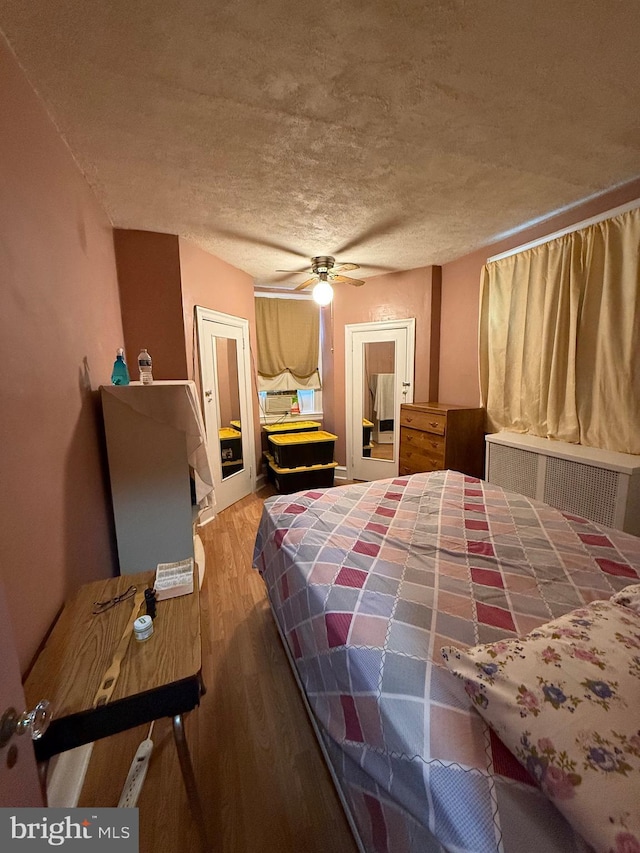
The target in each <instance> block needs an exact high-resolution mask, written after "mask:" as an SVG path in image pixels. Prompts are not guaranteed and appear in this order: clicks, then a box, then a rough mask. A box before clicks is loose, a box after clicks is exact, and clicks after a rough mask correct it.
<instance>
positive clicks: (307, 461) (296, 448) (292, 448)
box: [269, 430, 338, 468]
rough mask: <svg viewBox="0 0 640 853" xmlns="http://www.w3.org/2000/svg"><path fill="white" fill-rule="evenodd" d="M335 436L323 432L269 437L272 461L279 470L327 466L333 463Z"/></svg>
mask: <svg viewBox="0 0 640 853" xmlns="http://www.w3.org/2000/svg"><path fill="white" fill-rule="evenodd" d="M337 437H338V436H337V435H334V434H333V433H331V432H325V431H324V430H317V431H316V432H296V433H289V434H287V435H270V436H269V444H270V447H271V453H272V454H273V459H274V461H275V463H276V465H278V466H279V467H280V468H300V467H304V466H309V465H327V464H328V463H329V462H333V450H334V447H335V443H336V439H337Z"/></svg>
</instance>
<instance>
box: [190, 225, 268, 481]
mask: <svg viewBox="0 0 640 853" xmlns="http://www.w3.org/2000/svg"><path fill="white" fill-rule="evenodd" d="M179 245H180V270H181V275H182V311H183V325H184V339H185V341H186V349H187V365H188V371H189V378H191V379H195V381H196V383H198V385H199V381H200V376H199V367H198V366H197V365H196V367H195V370H194V359H193V341H194V320H195V316H194V315H195V307H196V305H200V306H202V307H203V308H211V310H213V311H221V312H222V313H223V314H232V315H233V316H234V317H242V318H243V319H245V320H248V321H249V342H250V346H251V376H252V388H251V398H252V401H253V419H254V427H253V428H254V434H255V452H256V459H257V460H258V459H260V458H261V450H260V421H259V407H258V390H257V385H256V376H255V370H254V364H255V361H254V353H255V352H256V350H257V346H256V310H255V303H254V293H253V279H252V278H251V276H250V275H248V274H247V273H245V272H242V270H239V269H237V268H236V267H233V266H231V264H228V263H226V261H223V260H221V259H220V258H217V257H215V255H211V254H209V252H205V251H204V249H201V248H199V247H198V246H196V245H195V244H194V243H191V242H189V241H188V240H183V239H182V238H180V241H179ZM258 470H259V469H258Z"/></svg>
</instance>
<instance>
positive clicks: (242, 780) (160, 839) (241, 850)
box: [79, 490, 357, 853]
mask: <svg viewBox="0 0 640 853" xmlns="http://www.w3.org/2000/svg"><path fill="white" fill-rule="evenodd" d="M269 494H271V492H270V491H267V490H263V491H262V492H260V493H259V494H258V495H251V496H249V497H248V498H245V499H244V500H242V501H240V502H239V503H238V504H236V505H235V506H233V507H230V508H229V509H227V510H225V511H224V512H222V513H220V515H219V516H218V517H217V518H216V519H215V520H214V521H212V522H210V523H209V524H208V525H206V526H205V527H203V528H201V537H202V539H203V542H204V546H205V552H206V573H205V579H204V584H203V587H202V592H201V604H202V635H203V650H202V651H203V677H204V681H205V685H206V687H207V693H206V695H205V696H204V697H203V698H202V702H201V704H200V707H199V708H198V709H196V710H195V711H193V712H192V713H191V714H189V715H188V716H187V723H186V732H187V739H188V742H189V745H190V748H191V755H192V758H193V762H194V768H195V773H196V778H197V781H198V786H199V789H200V795H201V798H202V802H203V806H204V810H205V817H206V821H207V826H208V832H209V837H210V840H211V848H212V850H213V851H215V853H301V852H302V851H308V853H356V850H357V848H356V845H355V842H354V840H353V838H352V836H351V833H350V830H349V826H348V824H347V821H346V818H345V816H344V813H343V811H342V807H341V805H340V802H339V800H338V797H337V795H336V793H335V789H334V787H333V783H332V781H331V778H330V776H329V773H328V771H327V769H326V767H325V764H324V760H323V758H322V755H321V753H320V750H319V748H318V745H317V742H316V739H315V735H314V733H313V730H312V728H311V725H310V723H309V720H308V717H307V713H306V711H305V709H304V706H303V704H302V701H301V698H300V695H299V692H298V688H297V685H296V683H295V680H294V678H293V675H292V674H291V671H290V668H289V663H288V661H287V658H286V656H285V653H284V650H283V648H282V644H281V642H280V639H279V636H278V633H277V631H276V628H275V624H274V622H273V617H272V615H271V611H270V609H269V605H268V603H267V601H266V597H265V590H264V585H263V582H262V579H261V578H260V576H259V575H258V573H257V572H256V571H255V570H254V569H252V568H251V556H252V551H253V543H254V538H255V532H256V529H257V525H258V521H259V519H260V514H261V512H262V502H263V499H264V497H266V496H268V495H269ZM147 731H148V727H147V726H145V727H143V728H138V729H135V730H133V731H131V732H124V733H123V734H121V735H117V736H115V737H112V738H107V739H105V740H102V741H98V742H97V743H96V744H95V746H94V751H93V756H92V759H91V763H90V766H89V772H88V774H87V778H86V781H85V785H84V788H83V791H82V795H81V798H80V803H79V805H80V806H96V807H101V806H117V804H118V800H119V797H120V792H121V790H122V786H123V784H124V780H125V778H126V775H127V772H128V770H129V765H130V764H131V760H132V758H133V756H134V753H135V751H136V748H137V746H138V744H139V743H140V741H141V740H143V739H144V738H145V737H146V736H147ZM152 739H153V742H154V751H153V754H152V757H151V762H150V766H149V772H148V775H147V779H146V782H145V785H144V789H143V791H142V794H141V797H140V799H139V801H138V806H139V810H140V812H139V813H140V853H187V851H189V853H190V851H197V850H198V849H199V846H198V836H197V833H196V831H195V828H194V826H193V824H192V821H191V817H190V814H189V810H188V805H187V800H186V795H185V792H184V786H183V783H182V777H181V775H180V769H179V765H178V760H177V756H176V751H175V746H174V742H173V735H172V732H171V725H170V721H169V720H161V721H158V722H157V723H156V724H155V727H154V730H153V735H152Z"/></svg>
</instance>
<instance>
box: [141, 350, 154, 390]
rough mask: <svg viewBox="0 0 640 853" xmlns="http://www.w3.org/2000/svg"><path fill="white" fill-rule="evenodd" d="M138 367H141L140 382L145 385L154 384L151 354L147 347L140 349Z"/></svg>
mask: <svg viewBox="0 0 640 853" xmlns="http://www.w3.org/2000/svg"><path fill="white" fill-rule="evenodd" d="M138 368H139V369H140V382H142V384H143V385H152V384H153V374H152V373H151V356H150V355H149V353H148V352H147V351H146V349H143V350H140V355H139V356H138Z"/></svg>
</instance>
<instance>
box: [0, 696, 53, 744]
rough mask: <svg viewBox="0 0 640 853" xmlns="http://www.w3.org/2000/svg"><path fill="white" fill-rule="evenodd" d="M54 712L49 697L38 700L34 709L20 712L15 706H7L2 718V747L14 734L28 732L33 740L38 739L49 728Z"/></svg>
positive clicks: (0, 741) (0, 726)
mask: <svg viewBox="0 0 640 853" xmlns="http://www.w3.org/2000/svg"><path fill="white" fill-rule="evenodd" d="M52 716H53V713H52V711H51V703H50V702H49V700H48V699H43V700H42V702H38V704H37V705H36V707H35V708H34V709H33V711H23V712H22V714H18V712H17V711H16V709H15V708H7V710H6V711H5V712H4V714H3V715H2V719H0V749H2V747H4V746H6V745H7V744H8V743H9V741H10V740H11V738H12V737H13V735H23V734H25V732H28V733H29V735H30V736H31V739H32V740H38V739H39V738H41V737H42V735H43V734H44V733H45V732H46V730H47V729H48V728H49V723H50V722H51V718H52Z"/></svg>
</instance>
